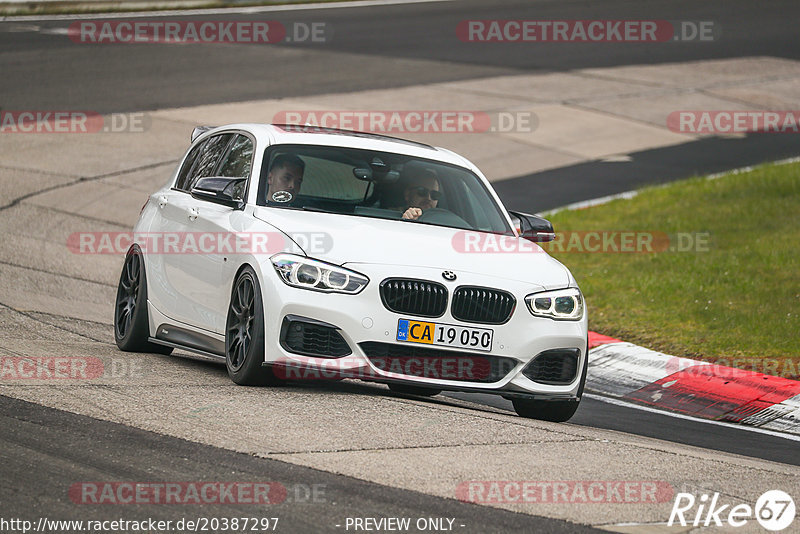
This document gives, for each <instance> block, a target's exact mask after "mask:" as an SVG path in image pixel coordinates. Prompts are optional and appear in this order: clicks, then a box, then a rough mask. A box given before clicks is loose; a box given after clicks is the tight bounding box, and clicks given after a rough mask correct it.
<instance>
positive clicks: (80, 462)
mask: <svg viewBox="0 0 800 534" xmlns="http://www.w3.org/2000/svg"><path fill="white" fill-rule="evenodd" d="M0 424H1V425H2V427H3V429H4V430H3V433H2V435H0V458H1V459H2V462H3V465H4V466H5V467H4V468H3V471H4V478H5V480H6V482H7V483H5V484H3V485H2V487H0V502H2V507H3V511H2V513H3V516H4V517H9V516H11V517H14V516H16V517H24V518H31V517H44V518H48V519H51V520H70V519H74V520H85V519H87V518H89V517H90V518H91V519H92V520H99V521H105V520H114V519H119V518H120V516H121V515H122V516H124V518H125V519H127V520H137V521H140V520H143V519H146V518H152V519H154V520H164V521H166V520H172V521H173V522H174V521H177V520H178V519H180V518H182V517H183V518H187V519H196V518H200V517H205V518H223V517H225V518H232V517H247V518H262V517H268V518H275V517H277V518H279V521H278V529H277V531H278V532H281V531H283V532H287V531H288V532H343V531H345V529H344V525H345V524H346V519H347V517H353V516H359V517H437V518H438V517H447V518H451V519H454V522H453V525H454V530H456V531H460V532H475V533H484V532H525V531H528V532H543V533H562V532H601V531H599V530H596V529H593V528H590V527H586V526H581V525H576V524H573V523H567V522H566V521H559V520H555V519H549V518H543V517H535V516H530V515H527V514H518V513H514V512H508V511H504V510H499V509H496V508H491V507H485V506H476V505H473V504H469V503H462V502H460V501H457V500H455V499H443V498H437V497H432V496H430V495H425V494H422V493H417V492H413V491H404V490H399V489H395V488H391V487H388V486H382V485H378V484H370V483H368V482H364V481H361V480H357V479H353V478H349V477H343V476H337V475H334V474H331V473H326V472H324V471H318V470H316V469H311V468H307V467H298V466H295V465H291V464H287V463H284V462H279V461H275V460H270V459H264V458H256V457H253V456H250V455H247V454H241V453H236V452H232V451H227V450H225V449H220V448H216V447H209V446H206V445H201V444H198V443H193V442H190V441H186V440H182V439H177V438H172V437H168V436H163V435H159V434H155V433H152V432H146V431H143V430H139V429H135V428H130V427H127V426H124V425H119V424H115V423H109V422H107V421H99V420H97V419H92V418H90V417H85V416H81V415H76V414H72V413H68V412H63V411H60V410H53V409H51V408H45V407H42V406H39V405H37V404H32V403H28V402H24V401H20V400H16V399H9V398H7V397H2V396H0ZM154 473H158V476H159V477H164V478H163V479H164V480H175V481H193V480H205V481H211V480H213V481H237V482H250V481H252V482H275V483H278V484H281V485H282V486H283V488H284V489H285V493H282V492H276V495H280V496H278V497H276V498H275V501H278V502H275V503H270V504H265V505H253V504H239V505H231V504H227V503H225V504H208V503H204V504H202V505H192V504H186V505H175V504H159V505H154V504H139V503H131V504H130V505H125V506H124V510H120V507H119V506H108V505H106V506H103V505H91V504H86V505H83V509H82V507H81V506H77V507H76V506H75V505H74V504H73V502H72V500H71V499H65V495H67V494H68V492H69V488H70V486H72V485H73V484H74V483H75V481H76V480H81V481H92V480H107V479H111V480H129V481H142V482H145V481H150V480H153V476H154ZM199 477H202V478H199ZM23 481H24V483H23ZM282 498H283V499H282ZM87 509H90V510H91V512H90V513H89V512H87ZM412 531H413V530H412Z"/></svg>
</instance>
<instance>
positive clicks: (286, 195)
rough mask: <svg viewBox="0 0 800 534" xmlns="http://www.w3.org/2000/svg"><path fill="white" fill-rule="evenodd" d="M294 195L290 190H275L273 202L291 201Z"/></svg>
mask: <svg viewBox="0 0 800 534" xmlns="http://www.w3.org/2000/svg"><path fill="white" fill-rule="evenodd" d="M293 196H294V195H292V194H291V193H290V192H289V191H275V192H274V193H272V201H273V202H291V201H292V197H293Z"/></svg>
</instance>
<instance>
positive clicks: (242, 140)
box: [218, 134, 253, 178]
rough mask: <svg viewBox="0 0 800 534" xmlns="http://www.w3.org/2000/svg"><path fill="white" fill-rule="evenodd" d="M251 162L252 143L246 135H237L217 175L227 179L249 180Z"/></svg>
mask: <svg viewBox="0 0 800 534" xmlns="http://www.w3.org/2000/svg"><path fill="white" fill-rule="evenodd" d="M252 162H253V142H252V141H251V140H250V138H249V137H247V136H246V135H241V134H240V135H237V136H236V139H234V140H233V143H232V144H231V149H230V150H229V151H228V154H227V156H226V157H225V160H224V161H223V162H222V166H221V167H220V169H219V173H218V174H219V176H225V177H227V178H249V177H250V167H251V165H252Z"/></svg>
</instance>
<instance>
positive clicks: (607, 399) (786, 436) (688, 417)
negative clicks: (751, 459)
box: [583, 393, 800, 441]
mask: <svg viewBox="0 0 800 534" xmlns="http://www.w3.org/2000/svg"><path fill="white" fill-rule="evenodd" d="M583 396H584V397H586V398H589V399H592V400H598V401H600V402H606V403H608V404H613V405H615V406H622V407H624V408H633V409H635V410H642V411H644V412H650V413H657V414H660V415H665V416H667V417H674V418H676V419H686V420H689V421H696V422H698V423H705V424H708V425H715V426H724V427H727V428H731V429H733V430H745V431H747V432H755V433H757V434H766V435H768V436H772V437H775V438H783V439H788V440H790V441H800V436H795V435H793V434H784V433H782V432H775V431H773V430H765V429H763V428H758V427H754V426H745V425H740V424H736V423H726V422H724V421H714V420H713V419H700V418H699V417H692V416H691V415H684V414H682V413H675V412H668V411H666V410H658V409H656V408H651V407H649V406H642V405H640V404H634V403H631V402H627V401H623V400H619V399H612V398H610V397H604V396H602V395H594V394H592V393H584V394H583Z"/></svg>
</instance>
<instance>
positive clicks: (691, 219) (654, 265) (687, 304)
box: [549, 164, 800, 378]
mask: <svg viewBox="0 0 800 534" xmlns="http://www.w3.org/2000/svg"><path fill="white" fill-rule="evenodd" d="M549 218H550V220H551V221H552V222H553V225H554V227H555V229H556V231H557V232H561V231H587V230H603V231H617V230H638V231H654V232H666V233H668V234H675V233H677V232H688V233H696V232H708V233H710V242H709V246H708V251H706V252H669V251H665V252H659V253H635V254H630V253H629V254H622V253H582V254H579V253H570V252H553V253H552V254H553V256H555V257H556V258H558V259H559V260H560V261H562V262H563V263H564V264H565V265H566V266H567V267H569V269H570V270H571V271H572V273H573V274H574V275H575V278H576V279H577V280H578V283H579V284H580V286H581V289H582V290H583V292H584V293H585V296H586V301H587V304H588V307H589V326H590V328H591V329H592V330H595V331H598V332H600V333H603V334H607V335H610V336H614V337H618V338H620V339H623V340H625V341H630V342H632V343H637V344H640V345H643V346H646V347H649V348H653V349H655V350H659V351H663V352H666V353H667V354H672V355H675V356H686V357H693V358H699V359H704V360H707V361H719V363H726V364H728V365H731V364H735V363H734V359H742V358H745V359H751V358H757V359H759V360H762V359H772V360H778V361H779V363H780V368H779V369H778V371H780V372H774V370H773V374H780V375H782V376H786V377H790V376H794V377H795V378H796V377H797V373H796V372H795V373H792V369H794V370H797V369H798V365H799V364H800V250H799V249H800V164H786V165H766V166H762V167H758V168H756V169H754V170H752V171H750V172H746V173H741V174H730V175H726V176H723V177H721V178H718V179H714V180H708V179H705V178H693V179H690V180H685V181H681V182H675V183H673V184H669V185H666V186H661V187H653V188H646V189H643V190H641V191H640V192H639V194H638V195H637V196H636V197H634V198H632V199H629V200H615V201H613V202H610V203H608V204H604V205H601V206H596V207H592V208H588V209H584V210H575V211H562V212H558V213H555V214H553V215H552V216H551V217H549ZM565 250H568V249H565ZM721 360H724V362H723V361H721ZM762 364H763V361H762ZM736 366H739V367H744V368H748V366H747V365H741V364H736ZM753 370H757V371H761V369H758V368H756V369H753ZM767 371H769V368H768V369H767Z"/></svg>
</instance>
